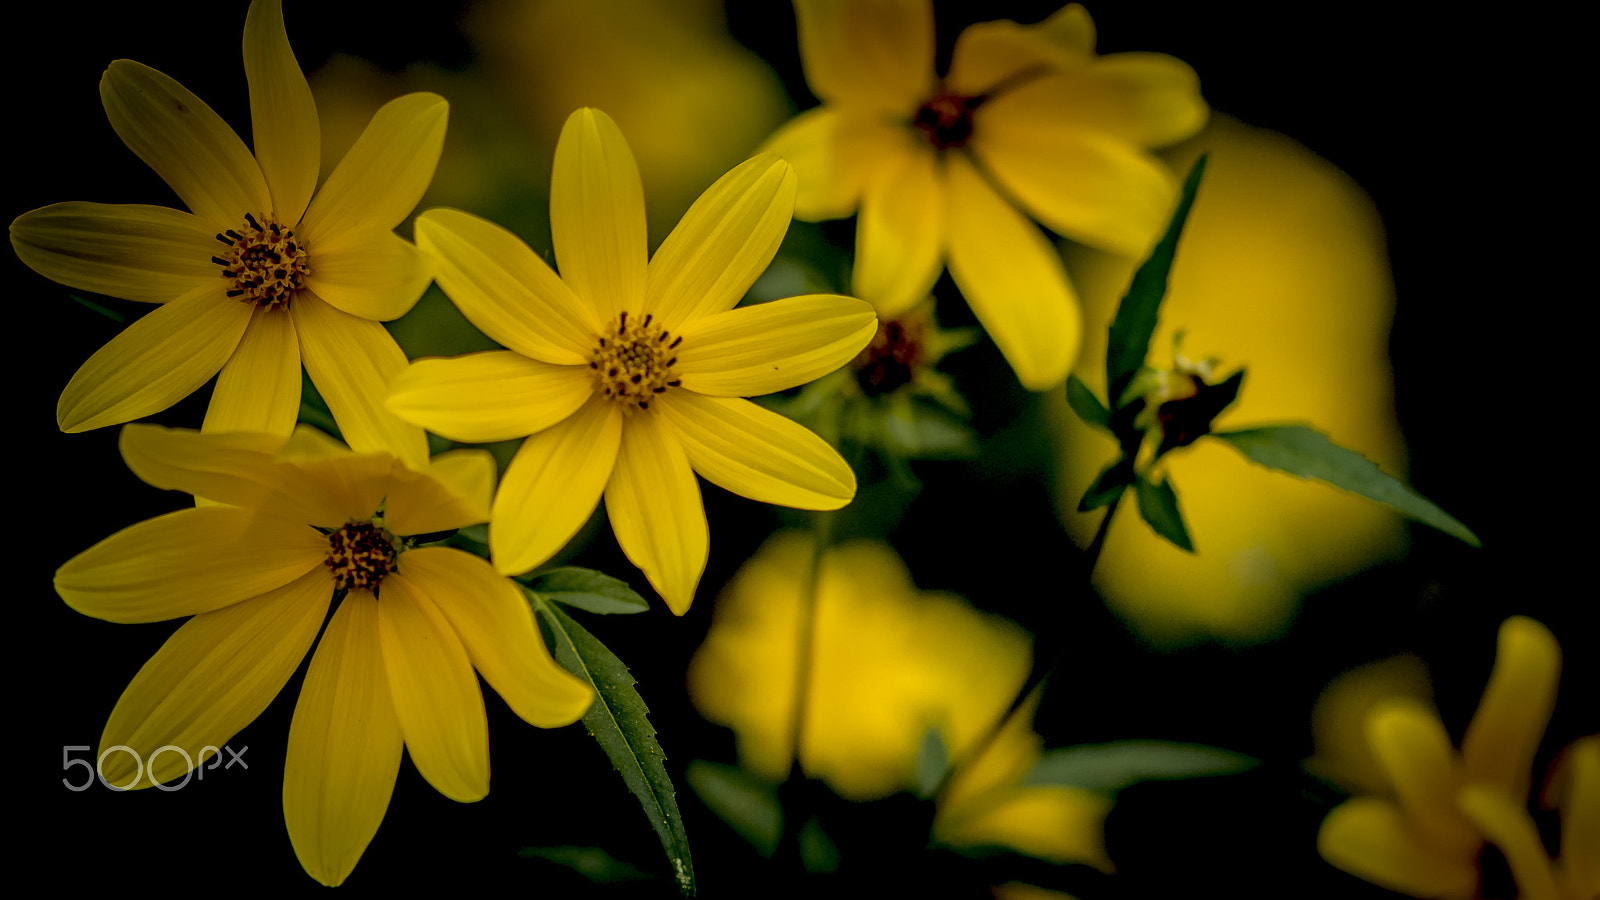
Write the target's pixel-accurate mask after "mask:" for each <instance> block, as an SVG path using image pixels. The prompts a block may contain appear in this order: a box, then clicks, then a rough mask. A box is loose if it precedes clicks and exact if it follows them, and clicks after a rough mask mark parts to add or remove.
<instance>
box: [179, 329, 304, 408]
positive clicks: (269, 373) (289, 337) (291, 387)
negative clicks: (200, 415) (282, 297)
mask: <svg viewBox="0 0 1600 900" xmlns="http://www.w3.org/2000/svg"><path fill="white" fill-rule="evenodd" d="M299 417H300V341H299V339H298V338H297V337H295V333H294V321H293V320H292V319H291V318H290V316H289V314H288V313H287V312H285V311H283V310H281V309H264V308H262V307H259V306H258V307H256V308H255V311H254V312H253V313H252V314H251V316H250V325H249V327H247V328H246V329H245V330H244V336H243V337H241V338H240V339H239V346H238V347H235V348H234V351H233V355H232V356H231V357H229V358H228V361H227V363H226V364H224V365H223V367H222V372H221V373H220V374H219V375H218V376H217V383H216V386H215V387H213V388H212V389H211V404H210V405H209V406H207V407H206V418H205V422H204V424H203V425H202V426H201V430H202V431H207V432H219V431H260V432H265V433H267V434H280V435H283V436H284V437H288V436H289V433H290V432H291V431H294V423H295V420H296V419H298V418H299Z"/></svg>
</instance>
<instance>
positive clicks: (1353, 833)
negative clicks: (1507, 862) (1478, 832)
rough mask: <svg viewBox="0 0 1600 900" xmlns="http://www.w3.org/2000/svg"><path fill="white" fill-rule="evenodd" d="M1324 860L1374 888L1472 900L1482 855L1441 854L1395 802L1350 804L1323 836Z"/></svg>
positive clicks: (1326, 822)
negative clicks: (1412, 827)
mask: <svg viewBox="0 0 1600 900" xmlns="http://www.w3.org/2000/svg"><path fill="white" fill-rule="evenodd" d="M1317 851H1318V852H1320V853H1321V854H1322V858H1323V859H1325V860H1327V861H1328V862H1329V863H1331V864H1332V865H1334V866H1337V867H1339V868H1341V869H1343V870H1345V871H1346V872H1349V873H1351V874H1352V875H1356V876H1358V877H1360V878H1363V879H1366V880H1367V881H1370V882H1372V883H1373V884H1378V885H1382V886H1383V887H1386V888H1390V889H1391V890H1396V891H1400V892H1402V893H1405V894H1410V895H1412V896H1414V897H1438V898H1449V900H1457V898H1459V900H1466V898H1469V897H1471V896H1473V894H1474V893H1475V892H1476V890H1477V887H1478V867H1477V859H1476V854H1475V853H1473V852H1469V853H1467V854H1466V855H1464V856H1456V857H1451V856H1441V855H1439V854H1438V853H1437V851H1435V850H1433V849H1432V848H1430V847H1429V846H1428V845H1426V844H1424V843H1422V842H1421V841H1420V840H1418V838H1417V836H1416V835H1415V834H1414V833H1413V832H1412V831H1411V830H1410V829H1409V828H1408V827H1407V820H1406V817H1405V816H1404V815H1403V814H1402V813H1401V812H1400V810H1399V808H1397V807H1396V806H1394V804H1392V803H1387V802H1385V801H1382V800H1376V799H1373V798H1370V797H1357V798H1355V799H1353V800H1347V801H1345V802H1344V803H1341V804H1340V805H1339V806H1337V807H1335V808H1334V810H1333V811H1332V812H1330V813H1328V817H1327V818H1325V819H1323V820H1322V828H1321V829H1320V830H1319V831H1318V832H1317Z"/></svg>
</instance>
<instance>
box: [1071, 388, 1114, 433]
mask: <svg viewBox="0 0 1600 900" xmlns="http://www.w3.org/2000/svg"><path fill="white" fill-rule="evenodd" d="M1067 405H1068V406H1070V407H1072V411H1073V412H1075V413H1077V414H1078V418H1080V419H1082V420H1083V421H1085V422H1087V423H1088V424H1090V425H1092V426H1094V427H1095V428H1098V429H1100V430H1101V431H1104V432H1107V433H1110V431H1111V413H1110V411H1109V410H1107V409H1106V408H1105V407H1104V406H1103V405H1101V403H1100V398H1099V397H1096V396H1095V395H1094V391H1091V390H1089V386H1088V385H1087V384H1084V383H1083V379H1081V378H1079V377H1078V376H1076V375H1068V376H1067Z"/></svg>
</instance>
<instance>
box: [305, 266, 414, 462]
mask: <svg viewBox="0 0 1600 900" xmlns="http://www.w3.org/2000/svg"><path fill="white" fill-rule="evenodd" d="M289 311H290V313H291V314H292V315H293V316H294V323H295V330H296V332H298V333H299V335H300V357H301V359H303V360H304V361H305V366H306V374H308V375H310V376H311V383H312V384H315V385H316V386H317V390H318V391H319V392H321V394H322V399H323V400H326V401H327V403H328V410H329V411H330V412H332V413H333V419H334V421H335V422H338V423H339V431H340V432H341V433H342V434H343V435H344V440H345V443H347V444H349V445H350V448H351V449H352V450H355V451H357V452H360V453H372V452H386V453H392V454H394V455H395V456H397V457H399V458H400V459H402V460H404V461H405V463H406V464H407V465H409V466H411V467H413V468H418V469H420V468H422V467H423V466H426V465H427V464H428V438H427V436H426V435H424V434H423V433H422V429H421V428H418V427H416V426H415V425H411V424H408V423H406V422H404V421H402V420H401V419H400V417H399V416H396V415H395V414H394V413H392V412H390V411H389V410H388V408H387V407H385V406H384V405H383V400H384V397H386V396H387V395H388V393H389V381H390V379H392V378H394V377H395V376H396V375H398V374H400V372H401V370H403V369H404V368H405V367H406V355H405V353H404V352H403V351H401V349H400V345H399V344H397V343H395V340H394V338H393V337H391V336H390V335H389V332H388V331H387V330H385V329H384V327H383V326H382V325H380V324H378V323H377V322H374V321H372V320H371V319H362V318H358V317H356V316H352V315H350V314H349V313H346V312H341V311H340V310H337V309H334V308H333V307H332V306H329V305H328V304H326V303H324V302H322V300H321V299H319V298H318V297H317V296H316V295H315V294H312V293H310V292H301V294H300V295H299V296H297V297H295V300H294V304H293V306H291V307H290V310H289Z"/></svg>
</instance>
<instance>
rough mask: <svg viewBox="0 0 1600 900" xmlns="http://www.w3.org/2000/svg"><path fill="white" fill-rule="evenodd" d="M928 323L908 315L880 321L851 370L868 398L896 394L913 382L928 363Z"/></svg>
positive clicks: (852, 364) (853, 361) (851, 363)
mask: <svg viewBox="0 0 1600 900" xmlns="http://www.w3.org/2000/svg"><path fill="white" fill-rule="evenodd" d="M926 325H927V323H926V322H925V321H924V320H923V319H921V318H919V317H912V316H907V317H905V318H900V319H888V320H886V321H879V322H878V333H877V334H875V335H873V336H872V343H870V344H868V345H867V346H865V347H863V348H862V350H861V352H860V353H858V354H856V358H855V359H854V360H851V362H850V367H851V368H852V369H854V370H855V373H856V382H857V383H858V384H860V385H861V390H862V391H863V392H864V393H866V394H867V396H869V397H870V396H878V395H882V394H889V393H893V392H894V391H896V390H898V389H899V388H902V387H904V386H906V385H908V384H910V383H911V382H912V380H913V379H914V378H915V377H916V374H917V372H918V371H919V370H920V369H922V368H923V367H925V366H926V365H927V364H928V360H927V354H928V345H927V341H926V336H925V335H924V333H923V332H924V331H925V329H926Z"/></svg>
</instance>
